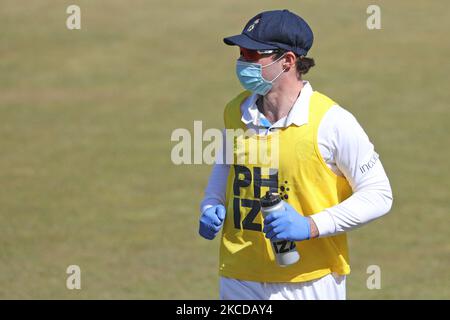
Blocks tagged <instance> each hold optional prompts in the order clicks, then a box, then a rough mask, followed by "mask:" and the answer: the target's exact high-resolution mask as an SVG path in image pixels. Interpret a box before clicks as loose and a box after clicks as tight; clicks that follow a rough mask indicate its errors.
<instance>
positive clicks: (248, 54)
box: [239, 48, 283, 80]
mask: <svg viewBox="0 0 450 320" xmlns="http://www.w3.org/2000/svg"><path fill="white" fill-rule="evenodd" d="M277 52H278V51H276V50H250V49H245V48H239V53H240V57H239V60H241V61H245V62H251V63H258V64H261V65H262V66H263V68H262V76H263V77H264V79H266V80H271V79H274V78H275V77H276V76H277V75H278V74H279V73H280V72H281V70H282V62H283V59H280V60H279V61H277V62H275V63H273V62H274V57H275V55H276V53H277ZM271 63H273V64H272V65H270V66H268V67H267V68H264V66H266V65H269V64H271Z"/></svg>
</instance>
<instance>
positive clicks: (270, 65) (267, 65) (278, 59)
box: [261, 53, 286, 68]
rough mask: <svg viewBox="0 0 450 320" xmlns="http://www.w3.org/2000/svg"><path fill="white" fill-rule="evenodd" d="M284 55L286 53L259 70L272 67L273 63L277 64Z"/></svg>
mask: <svg viewBox="0 0 450 320" xmlns="http://www.w3.org/2000/svg"><path fill="white" fill-rule="evenodd" d="M285 55H286V53H283V55H282V56H281V57H279V58H278V59H277V60H275V61H272V62H271V63H269V64H266V65H265V66H261V68H265V67H269V66H271V65H273V64H274V63H277V62H278V61H280V60H281V59H283V58H284V56H285Z"/></svg>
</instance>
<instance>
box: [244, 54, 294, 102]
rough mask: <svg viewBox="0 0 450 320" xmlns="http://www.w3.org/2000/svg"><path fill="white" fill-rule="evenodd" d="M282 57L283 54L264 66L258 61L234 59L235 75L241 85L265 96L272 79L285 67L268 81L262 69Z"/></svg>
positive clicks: (272, 81)
mask: <svg viewBox="0 0 450 320" xmlns="http://www.w3.org/2000/svg"><path fill="white" fill-rule="evenodd" d="M283 57H284V55H283V56H281V57H280V58H279V59H277V60H275V61H273V62H271V63H269V64H266V65H265V66H263V65H261V64H259V63H253V62H245V61H241V60H238V61H236V75H237V77H238V79H239V81H240V82H241V85H242V86H243V87H244V89H246V90H249V91H251V92H254V93H257V94H259V95H262V96H265V95H266V94H267V93H268V92H269V91H270V89H272V85H273V83H274V81H275V80H276V79H277V78H278V77H279V76H281V74H282V73H283V72H284V70H285V69H283V70H282V71H281V72H280V73H279V74H278V75H277V76H276V77H275V78H274V79H272V80H270V81H269V80H266V79H264V78H263V76H262V69H263V68H266V67H268V66H271V65H273V64H274V63H276V62H278V61H280V60H281V59H282V58H283Z"/></svg>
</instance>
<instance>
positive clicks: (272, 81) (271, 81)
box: [267, 68, 286, 83]
mask: <svg viewBox="0 0 450 320" xmlns="http://www.w3.org/2000/svg"><path fill="white" fill-rule="evenodd" d="M285 70H286V68H284V69H283V70H281V72H280V73H279V74H278V75H277V76H276V77H275V78H273V79H272V80H270V81H269V80H267V81H269V82H270V83H274V81H275V80H277V79H278V77H279V76H281V75H282V74H283V72H284V71H285Z"/></svg>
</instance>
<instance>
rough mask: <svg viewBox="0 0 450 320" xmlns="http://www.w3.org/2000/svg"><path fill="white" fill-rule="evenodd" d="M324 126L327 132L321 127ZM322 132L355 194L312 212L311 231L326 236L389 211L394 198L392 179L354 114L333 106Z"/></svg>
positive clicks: (366, 221)
mask: <svg viewBox="0 0 450 320" xmlns="http://www.w3.org/2000/svg"><path fill="white" fill-rule="evenodd" d="M330 128H332V130H330ZM325 129H326V130H327V132H323V131H321V130H325ZM319 135H322V136H323V137H325V140H327V141H328V142H329V143H328V145H329V148H330V154H331V157H332V158H333V159H334V161H335V164H336V167H337V168H338V169H339V171H340V172H342V174H343V175H344V176H345V178H346V179H347V181H348V182H349V184H350V186H351V187H352V190H353V194H352V195H351V196H350V197H349V198H348V199H346V200H345V201H343V202H341V203H339V204H338V205H336V206H334V207H331V208H327V209H325V210H323V211H322V212H319V213H316V214H314V215H312V216H310V217H311V219H312V221H311V222H313V223H311V235H312V236H314V235H315V236H316V237H317V236H320V237H326V236H331V235H334V234H338V233H341V232H346V231H350V230H353V229H355V228H357V227H360V226H362V225H364V224H366V223H368V222H370V221H372V220H374V219H377V218H379V217H381V216H383V215H384V214H386V213H387V212H388V211H389V210H390V209H391V207H392V201H393V197H392V190H391V186H390V184H389V179H388V177H387V176H386V172H385V171H384V168H383V165H382V164H381V161H380V159H379V157H378V154H377V153H376V152H375V150H374V146H373V144H372V143H371V142H370V140H369V138H368V136H367V134H366V133H365V132H364V130H363V129H362V127H361V126H360V125H359V123H358V122H357V120H356V119H355V117H354V116H353V115H352V114H350V113H349V112H348V111H346V110H345V109H343V108H341V107H339V106H334V107H333V108H332V110H331V109H330V111H329V112H327V114H326V115H325V116H324V119H323V120H322V123H321V124H320V126H319ZM315 229H316V230H315ZM313 232H314V234H313Z"/></svg>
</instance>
